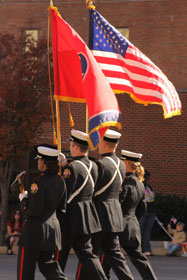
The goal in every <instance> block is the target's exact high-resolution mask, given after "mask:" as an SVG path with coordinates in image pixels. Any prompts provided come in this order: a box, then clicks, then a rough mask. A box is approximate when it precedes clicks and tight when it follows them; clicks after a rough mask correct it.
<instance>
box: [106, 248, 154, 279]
mask: <svg viewBox="0 0 187 280" xmlns="http://www.w3.org/2000/svg"><path fill="white" fill-rule="evenodd" d="M124 250H125V251H126V253H127V255H128V256H129V258H130V260H131V262H132V263H133V265H134V266H135V267H136V269H137V270H138V271H139V273H140V275H141V277H142V279H144V280H157V277H156V275H155V274H154V271H153V269H152V267H151V265H150V263H149V261H148V260H147V258H146V256H145V255H144V254H143V253H141V252H140V250H138V249H133V248H128V247H125V248H124ZM102 266H103V269H104V272H105V274H106V276H107V278H108V279H110V269H111V266H110V265H109V263H108V262H107V260H106V258H105V257H103V262H102Z"/></svg>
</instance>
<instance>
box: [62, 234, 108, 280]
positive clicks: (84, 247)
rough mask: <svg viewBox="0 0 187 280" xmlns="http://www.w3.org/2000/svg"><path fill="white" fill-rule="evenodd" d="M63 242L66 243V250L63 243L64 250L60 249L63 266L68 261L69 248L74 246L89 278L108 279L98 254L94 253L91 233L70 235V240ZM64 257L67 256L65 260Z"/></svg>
mask: <svg viewBox="0 0 187 280" xmlns="http://www.w3.org/2000/svg"><path fill="white" fill-rule="evenodd" d="M63 242H64V244H65V247H66V250H63V244H62V250H61V251H60V255H59V264H60V266H62V268H63V267H64V264H65V263H66V261H67V257H68V256H67V253H69V250H70V248H71V247H72V248H73V249H74V251H75V254H76V255H77V257H78V259H79V262H80V263H81V265H82V267H84V270H85V273H86V275H87V277H86V279H87V280H88V279H90V280H107V277H106V275H105V273H104V271H103V268H102V266H101V263H100V261H99V258H98V256H97V255H94V254H93V247H92V243H91V237H90V235H78V236H74V237H71V236H69V238H68V240H64V241H63ZM63 257H65V260H64V261H63ZM64 268H65V267H64ZM77 277H78V276H77ZM77 277H76V279H77Z"/></svg>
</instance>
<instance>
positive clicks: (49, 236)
mask: <svg viewBox="0 0 187 280" xmlns="http://www.w3.org/2000/svg"><path fill="white" fill-rule="evenodd" d="M20 205H21V208H22V209H23V210H24V211H26V212H27V217H26V221H25V225H24V228H23V230H22V233H21V236H20V240H19V245H20V246H23V247H25V248H31V249H37V250H40V251H53V250H57V249H58V250H60V249H61V231H60V225H59V221H58V219H57V217H56V212H59V217H60V216H61V215H63V214H64V213H65V208H66V186H65V182H64V180H63V178H61V177H60V176H58V175H53V176H52V175H49V174H48V171H45V172H44V173H42V174H41V175H40V176H39V177H37V178H36V179H35V180H34V181H33V183H32V185H31V186H30V188H28V198H24V199H22V201H21V203H20Z"/></svg>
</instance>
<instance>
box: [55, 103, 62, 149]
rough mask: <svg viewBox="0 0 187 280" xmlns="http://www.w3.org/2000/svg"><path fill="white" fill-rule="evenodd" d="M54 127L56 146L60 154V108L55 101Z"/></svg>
mask: <svg viewBox="0 0 187 280" xmlns="http://www.w3.org/2000/svg"><path fill="white" fill-rule="evenodd" d="M56 126H57V145H58V150H59V151H60V152H61V131H60V106H59V100H56Z"/></svg>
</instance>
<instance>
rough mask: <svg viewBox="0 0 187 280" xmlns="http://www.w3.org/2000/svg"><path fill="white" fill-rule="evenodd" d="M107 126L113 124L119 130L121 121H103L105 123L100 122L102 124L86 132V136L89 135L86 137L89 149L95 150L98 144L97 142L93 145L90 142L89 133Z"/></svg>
mask: <svg viewBox="0 0 187 280" xmlns="http://www.w3.org/2000/svg"><path fill="white" fill-rule="evenodd" d="M109 126H115V127H117V128H118V129H119V130H121V128H122V125H121V123H120V122H115V121H109V122H105V123H102V124H100V125H98V126H96V127H94V129H92V130H91V131H90V132H89V133H88V136H89V138H88V144H89V146H90V148H91V150H96V149H97V148H98V144H99V143H98V144H97V146H95V147H94V146H93V144H92V141H91V140H90V135H91V134H92V133H93V132H95V131H97V130H99V129H100V128H104V127H109ZM100 140H101V139H100Z"/></svg>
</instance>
